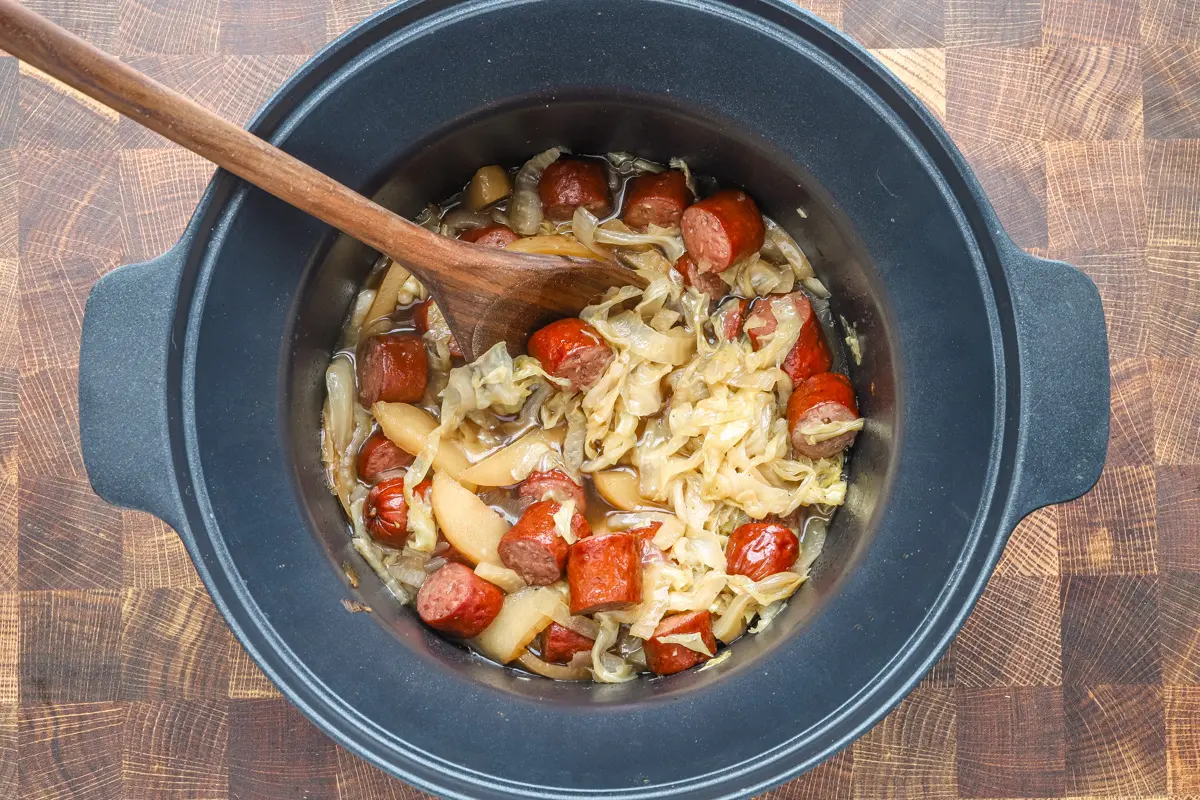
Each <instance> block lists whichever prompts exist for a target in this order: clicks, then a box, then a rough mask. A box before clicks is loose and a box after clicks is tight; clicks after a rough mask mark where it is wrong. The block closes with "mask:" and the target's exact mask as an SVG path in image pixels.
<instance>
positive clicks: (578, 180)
mask: <svg viewBox="0 0 1200 800" xmlns="http://www.w3.org/2000/svg"><path fill="white" fill-rule="evenodd" d="M538 196H539V197H541V199H542V207H543V213H545V215H546V219H549V220H553V221H554V222H562V221H563V220H568V219H570V218H571V215H573V214H574V213H575V209H576V208H578V207H579V206H583V207H584V208H586V209H587V210H588V211H590V212H592V213H593V214H595V215H596V216H597V217H606V216H608V214H609V212H610V211H612V206H611V205H610V204H609V202H608V176H607V175H606V174H605V173H604V167H602V166H601V165H600V164H599V163H598V162H596V161H581V160H579V159H574V158H560V159H559V160H557V161H555V162H554V163H552V164H551V165H550V166H548V167H546V170H545V171H544V172H543V173H542V179H541V181H540V182H539V183H538Z"/></svg>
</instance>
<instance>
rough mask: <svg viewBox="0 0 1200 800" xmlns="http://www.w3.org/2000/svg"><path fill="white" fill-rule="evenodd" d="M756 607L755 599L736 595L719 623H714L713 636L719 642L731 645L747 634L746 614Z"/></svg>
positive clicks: (745, 595) (722, 614)
mask: <svg viewBox="0 0 1200 800" xmlns="http://www.w3.org/2000/svg"><path fill="white" fill-rule="evenodd" d="M753 606H754V598H753V597H751V596H750V595H748V594H739V595H736V596H735V597H734V598H733V600H731V601H730V602H729V607H728V608H726V609H725V610H724V611H723V612H722V613H721V616H720V617H718V618H717V621H716V622H715V623H713V636H715V637H716V639H717V641H720V642H724V643H725V644H729V643H730V642H732V641H733V640H734V639H736V638H738V637H739V636H741V635H742V634H743V633H745V632H746V612H747V611H748V610H749V609H750V608H752V607H753Z"/></svg>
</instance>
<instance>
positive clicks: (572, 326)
mask: <svg viewBox="0 0 1200 800" xmlns="http://www.w3.org/2000/svg"><path fill="white" fill-rule="evenodd" d="M528 349H529V355H531V356H533V357H534V358H536V359H537V360H538V361H539V362H541V365H542V369H544V370H546V372H547V373H549V374H551V375H553V376H554V377H556V378H564V379H566V380H569V381H570V382H571V385H572V386H574V387H575V388H576V389H587V388H588V387H589V386H591V385H592V384H593V383H595V382H596V379H597V378H599V377H600V376H601V375H603V374H604V370H605V369H606V368H607V367H608V365H609V362H611V361H612V360H613V351H612V348H611V347H609V346H608V342H606V341H604V340H603V339H601V338H600V334H599V333H597V332H596V329H595V328H593V327H592V326H591V325H588V324H587V323H586V322H584V321H583V320H581V319H579V318H577V317H567V318H566V319H560V320H558V321H557V322H551V323H550V324H549V325H547V326H546V327H544V328H542V329H541V330H539V331H537V332H536V333H534V334H533V336H530V337H529V348H528Z"/></svg>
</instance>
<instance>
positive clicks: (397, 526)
mask: <svg viewBox="0 0 1200 800" xmlns="http://www.w3.org/2000/svg"><path fill="white" fill-rule="evenodd" d="M432 488H433V483H432V482H431V481H429V480H424V481H421V482H420V483H418V484H417V485H416V487H415V488H414V489H413V491H414V492H415V493H417V494H420V495H421V496H422V497H427V495H426V492H428V491H429V490H430V489H432ZM362 514H363V525H364V526H365V527H366V529H367V532H368V533H370V534H371V538H372V539H374V540H375V541H377V542H379V543H380V544H385V545H387V546H388V547H394V548H396V549H397V550H401V549H403V548H404V544H405V542H407V541H408V501H407V500H405V499H404V476H403V475H396V476H393V477H391V478H385V479H384V480H382V481H380V482H379V483H377V484H375V485H374V486H373V487H371V491H370V492H368V493H367V499H366V502H364V503H363V511H362Z"/></svg>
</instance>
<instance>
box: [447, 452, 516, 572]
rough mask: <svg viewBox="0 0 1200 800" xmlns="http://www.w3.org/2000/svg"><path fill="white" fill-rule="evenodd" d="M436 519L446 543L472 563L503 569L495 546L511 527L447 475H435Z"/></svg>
mask: <svg viewBox="0 0 1200 800" xmlns="http://www.w3.org/2000/svg"><path fill="white" fill-rule="evenodd" d="M432 504H433V516H434V517H435V518H436V519H437V523H438V527H439V528H441V531H442V535H444V536H445V537H446V541H448V542H450V544H452V545H453V546H454V548H455V549H456V550H458V552H460V553H462V554H463V555H464V556H466V557H467V559H468V560H470V562H471V563H472V564H480V563H483V562H487V563H489V564H495V565H496V566H500V556H499V555H498V554H497V553H496V546H497V545H498V544H500V537H501V536H503V535H504V534H505V532H506V531H507V530H508V528H509V525H508V523H507V522H505V521H504V517H502V516H500V515H499V514H497V513H496V512H495V511H493V510H492V509H490V508H488V506H487V504H486V503H484V502H483V501H482V500H480V499H479V498H478V497H477V496H476V495H475V493H474V492H472V491H471V490H470V489H468V488H467V487H465V486H463V485H462V484H461V483H459V482H458V481H456V480H454V478H452V477H451V476H450V474H449V473H448V472H434V473H433V499H432Z"/></svg>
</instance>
